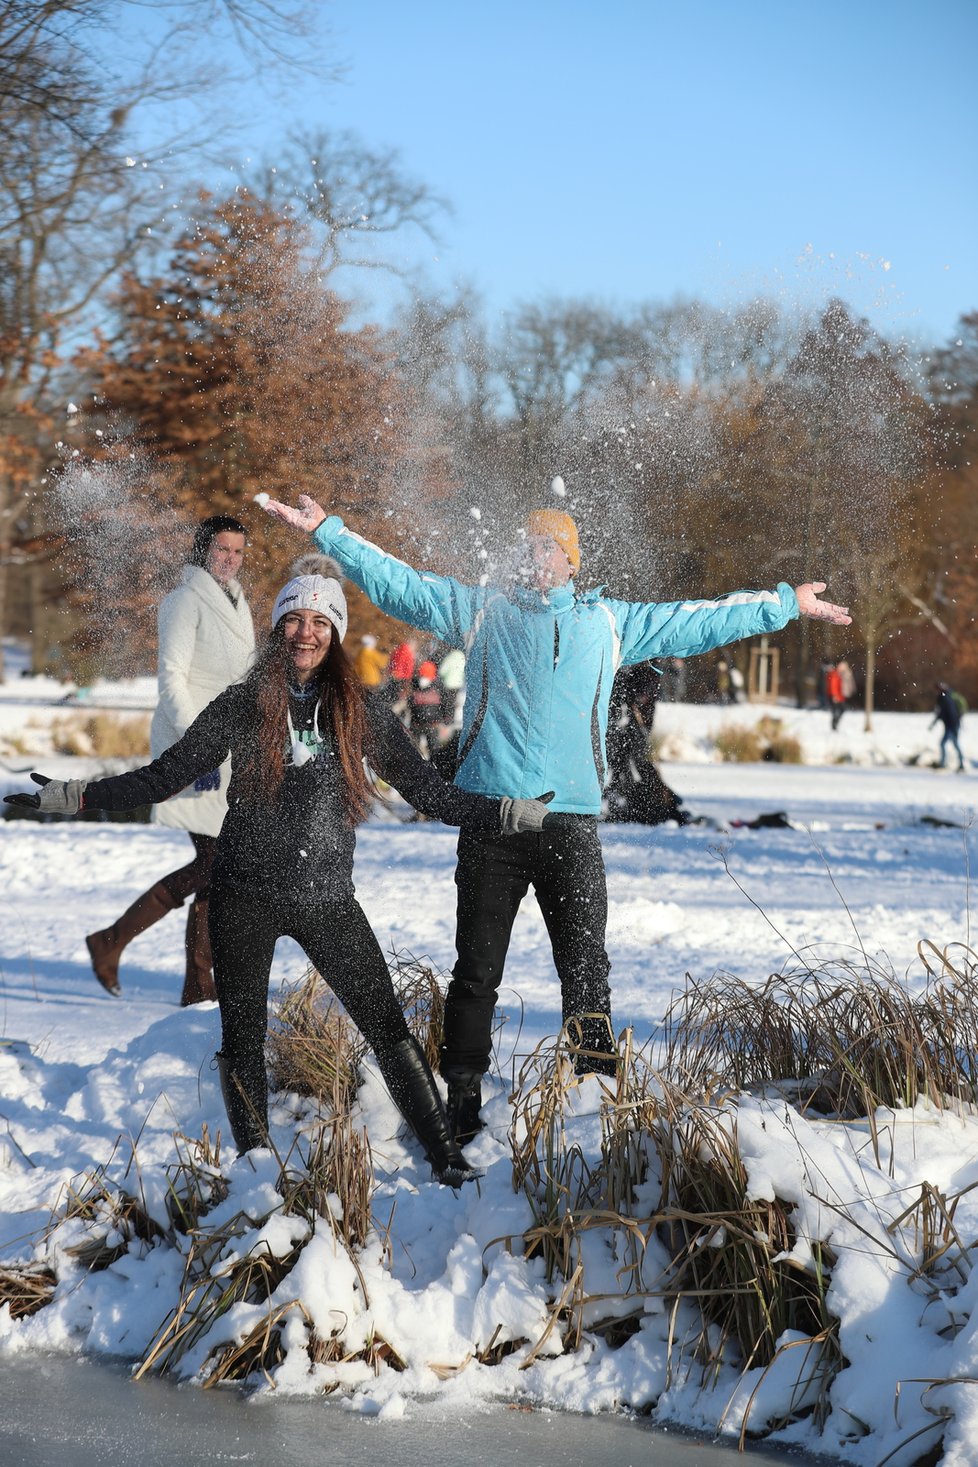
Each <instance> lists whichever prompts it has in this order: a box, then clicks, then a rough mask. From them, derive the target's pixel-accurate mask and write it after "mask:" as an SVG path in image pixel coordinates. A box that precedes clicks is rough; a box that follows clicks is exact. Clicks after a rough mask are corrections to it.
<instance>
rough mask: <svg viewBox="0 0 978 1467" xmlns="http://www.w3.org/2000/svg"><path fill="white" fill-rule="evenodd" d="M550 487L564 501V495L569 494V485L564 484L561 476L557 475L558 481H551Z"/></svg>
mask: <svg viewBox="0 0 978 1467" xmlns="http://www.w3.org/2000/svg"><path fill="white" fill-rule="evenodd" d="M550 487H551V489H552V490H553V492H554V493H555V494H556V496H557V498H558V499H563V497H564V495H565V494H566V493H567V485H566V484H565V483H564V481H563V479H562V478H561V477H560V475H559V474H558V475H557V477H556V479H551V481H550Z"/></svg>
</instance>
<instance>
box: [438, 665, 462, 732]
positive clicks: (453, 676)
mask: <svg viewBox="0 0 978 1467" xmlns="http://www.w3.org/2000/svg"><path fill="white" fill-rule="evenodd" d="M438 681H439V682H440V683H441V718H442V723H445V724H447V725H448V727H449V728H453V727H454V726H455V722H456V718H457V716H458V708H459V697H458V695H459V693H460V692H461V691H462V688H463V687H464V686H465V653H464V652H463V651H462V649H461V647H451V648H450V649H449V650H448V651H447V652H446V653H445V656H444V657H443V658H442V660H441V661H440V662H439V664H438Z"/></svg>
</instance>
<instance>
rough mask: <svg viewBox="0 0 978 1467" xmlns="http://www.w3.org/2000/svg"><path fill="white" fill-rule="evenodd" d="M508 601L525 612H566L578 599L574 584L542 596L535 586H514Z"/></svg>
mask: <svg viewBox="0 0 978 1467" xmlns="http://www.w3.org/2000/svg"><path fill="white" fill-rule="evenodd" d="M507 599H508V600H509V601H512V603H513V605H514V606H519V607H522V609H523V610H524V611H566V610H567V609H568V607H570V606H573V605H574V602H575V601H576V599H577V596H576V593H575V591H574V582H573V581H568V582H567V584H566V585H565V586H554V588H553V590H551V591H548V592H547V594H546V595H545V596H544V595H541V593H540V592H539V591H537V590H536V589H535V587H533V586H513V587H512V588H511V589H510V591H509V594H508V597H507Z"/></svg>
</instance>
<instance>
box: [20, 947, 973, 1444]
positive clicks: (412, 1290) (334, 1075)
mask: <svg viewBox="0 0 978 1467" xmlns="http://www.w3.org/2000/svg"><path fill="white" fill-rule="evenodd" d="M925 957H926V960H927V961H926V965H925V971H924V973H923V975H922V978H921V981H920V983H919V984H918V988H917V992H916V995H915V996H911V995H910V994H909V993H908V992H907V991H906V989H905V987H904V985H901V984H899V983H898V982H897V980H896V979H895V978H894V977H893V976H892V975H891V974H889V973H888V972H887V971H886V970H885V969H884V968H883V967H882V966H881V965H880V963H878V962H872V963H871V962H869V960H867V962H866V964H865V965H861V966H860V965H856V964H853V963H850V964H849V965H848V966H846V967H838V966H836V967H828V966H826V967H821V968H816V967H813V966H811V965H809V966H805V967H802V968H800V969H799V970H797V971H796V972H794V973H793V974H788V975H785V974H781V975H776V976H775V977H773V978H771V979H770V980H768V982H767V983H766V984H761V985H759V986H755V987H754V988H750V987H749V986H748V985H746V984H738V983H737V982H736V981H735V980H732V979H730V978H729V977H726V976H723V975H720V976H718V977H717V978H716V979H714V980H712V981H711V982H710V983H706V984H700V985H690V986H689V987H688V988H687V989H686V991H685V992H684V993H683V994H682V995H680V996H679V997H678V998H677V1000H676V1002H675V1004H674V1005H673V1008H672V1010H671V1012H670V1014H669V1015H668V1016H667V1019H666V1023H665V1028H664V1037H663V1040H662V1042H661V1043H660V1044H659V1045H653V1044H651V1043H650V1044H647V1045H645V1046H643V1047H641V1048H637V1047H636V1046H635V1042H634V1039H633V1036H632V1034H631V1032H630V1031H628V1030H626V1031H624V1032H623V1033H622V1034H621V1035H620V1036H619V1039H618V1063H617V1073H616V1075H615V1076H614V1077H608V1078H598V1077H597V1076H594V1075H587V1074H585V1075H583V1076H579V1075H577V1074H576V1072H575V1069H576V1067H577V1068H580V1067H581V1051H580V1049H579V1047H578V1043H577V1039H576V1035H575V1032H574V1026H573V1025H570V1026H568V1028H567V1029H566V1030H565V1031H564V1032H563V1033H562V1034H561V1035H560V1036H559V1037H558V1038H557V1039H556V1040H551V1041H548V1042H547V1043H545V1044H543V1045H541V1046H540V1047H539V1048H538V1049H537V1050H536V1051H535V1052H534V1053H533V1054H532V1055H531V1056H530V1057H529V1058H528V1059H527V1060H526V1061H525V1062H524V1063H523V1064H522V1066H521V1068H520V1070H519V1073H518V1075H517V1076H516V1078H515V1082H514V1085H513V1087H512V1093H509V1089H508V1087H504V1086H502V1085H501V1084H500V1083H499V1082H498V1081H494V1080H488V1081H487V1089H486V1105H485V1107H484V1118H485V1120H486V1128H485V1130H484V1131H482V1132H481V1133H480V1135H479V1136H478V1137H477V1139H476V1141H475V1142H474V1143H473V1144H472V1146H471V1148H470V1151H469V1155H470V1157H471V1159H472V1161H473V1162H474V1163H475V1164H477V1165H479V1166H482V1167H484V1168H485V1173H486V1174H485V1178H484V1180H483V1181H481V1182H480V1183H478V1184H477V1185H469V1186H466V1187H464V1188H462V1189H461V1190H460V1191H459V1192H453V1191H451V1190H449V1189H447V1188H443V1187H439V1186H437V1185H436V1184H435V1183H433V1182H432V1181H431V1180H430V1177H429V1174H428V1170H427V1167H426V1166H425V1164H424V1162H423V1160H422V1159H421V1157H420V1156H419V1155H418V1153H417V1150H416V1148H415V1147H414V1145H413V1143H408V1142H405V1140H404V1139H403V1137H402V1136H401V1134H400V1132H399V1129H398V1116H397V1113H396V1111H395V1110H394V1107H393V1105H392V1103H391V1102H390V1099H389V1097H388V1096H387V1094H386V1092H385V1091H384V1089H383V1086H382V1085H381V1084H380V1082H379V1079H378V1077H377V1076H376V1074H375V1073H374V1071H373V1070H372V1069H371V1067H370V1065H369V1062H368V1057H367V1056H365V1054H364V1051H363V1047H362V1045H361V1044H360V1043H359V1041H358V1037H357V1035H356V1034H355V1031H352V1030H351V1029H350V1026H349V1023H348V1021H346V1020H345V1018H344V1017H343V1015H342V1011H341V1010H339V1009H338V1007H337V1006H336V1005H335V1003H334V1002H333V1001H332V999H331V995H330V994H329V991H328V989H326V987H325V985H324V984H323V982H322V980H321V979H320V978H319V977H318V975H316V974H308V975H307V976H306V978H305V979H303V980H302V981H301V982H300V984H299V985H297V986H296V987H294V988H292V989H289V990H287V991H286V993H285V995H284V997H283V999H282V1000H281V1002H280V1004H279V1007H278V1011H277V1014H276V1017H275V1021H274V1023H273V1026H272V1038H271V1041H270V1043H271V1049H270V1055H271V1057H272V1060H273V1074H274V1075H276V1076H278V1077H279V1083H280V1084H281V1083H283V1079H282V1077H283V1076H288V1077H289V1078H288V1081H287V1083H288V1084H289V1085H290V1086H291V1087H293V1088H290V1089H285V1090H283V1089H280V1090H279V1091H278V1092H277V1094H276V1096H275V1098H274V1103H273V1107H272V1116H271V1120H272V1125H271V1141H272V1146H271V1149H269V1150H261V1151H256V1152H252V1153H249V1154H248V1155H247V1156H245V1157H242V1158H237V1159H229V1157H228V1156H227V1154H226V1152H225V1151H224V1150H222V1146H221V1142H220V1139H219V1137H218V1135H217V1128H218V1126H219V1125H220V1124H221V1122H222V1116H221V1107H220V1100H219V1095H218V1091H217V1084H216V1077H215V1076H214V1075H213V1074H212V1073H211V1071H210V1070H209V1069H208V1068H206V1067H205V1068H203V1069H202V1070H201V1071H200V1073H199V1074H197V1073H196V1072H195V1071H194V1069H193V1067H192V1066H189V1065H187V1064H186V1063H185V1062H184V1061H181V1060H180V1058H179V1036H178V1028H177V1021H176V1019H167V1020H163V1021H161V1022H159V1023H158V1024H156V1025H154V1026H153V1027H152V1028H151V1029H150V1030H149V1032H148V1033H147V1034H146V1035H144V1036H142V1037H141V1039H139V1040H138V1041H136V1042H134V1043H133V1044H132V1045H130V1046H129V1048H128V1049H127V1050H126V1052H125V1053H120V1052H118V1051H113V1052H112V1053H111V1054H110V1055H109V1056H107V1057H106V1060H105V1061H104V1062H103V1064H101V1065H94V1066H93V1067H92V1068H91V1070H89V1071H88V1072H82V1073H80V1074H79V1075H77V1076H76V1077H74V1078H75V1080H77V1082H78V1088H77V1090H76V1091H75V1093H74V1094H73V1095H72V1097H71V1099H70V1108H71V1109H72V1110H73V1111H74V1112H75V1113H76V1114H80V1115H81V1114H84V1115H88V1116H92V1117H100V1118H101V1119H102V1120H103V1121H104V1122H105V1123H106V1125H107V1127H110V1126H111V1124H112V1123H113V1122H112V1116H113V1114H114V1110H115V1104H114V1102H113V1099H112V1097H113V1096H115V1095H118V1094H120V1093H122V1092H123V1091H125V1092H127V1093H128V1094H129V1095H131V1096H135V1095H139V1096H141V1097H142V1100H141V1101H140V1103H139V1105H138V1106H136V1107H134V1108H133V1110H132V1111H131V1112H130V1113H129V1114H128V1116H124V1117H121V1118H120V1120H121V1123H122V1124H123V1126H124V1129H127V1130H128V1132H129V1136H128V1139H127V1141H126V1143H125V1145H112V1144H109V1138H108V1130H106V1133H105V1134H106V1152H105V1157H104V1160H103V1162H102V1163H101V1164H100V1165H99V1166H98V1167H97V1169H96V1170H95V1171H94V1172H92V1173H91V1174H90V1175H89V1176H87V1177H84V1178H77V1177H76V1178H71V1179H67V1180H66V1184H65V1187H64V1191H63V1195H62V1198H61V1200H60V1201H59V1203H58V1204H57V1206H56V1207H55V1210H54V1214H53V1216H52V1219H51V1223H50V1225H49V1226H48V1227H47V1228H46V1229H45V1230H44V1231H43V1233H42V1234H41V1235H40V1236H39V1237H38V1239H37V1241H36V1243H35V1244H34V1246H33V1248H32V1249H31V1250H30V1252H29V1253H26V1252H25V1254H24V1256H23V1258H22V1260H21V1262H20V1265H19V1266H18V1267H17V1268H14V1267H12V1266H10V1265H7V1266H6V1267H5V1269H4V1271H3V1272H2V1273H0V1288H2V1289H3V1291H4V1295H3V1297H4V1298H5V1299H6V1300H7V1301H8V1302H7V1303H6V1304H5V1305H4V1306H3V1308H2V1309H0V1340H2V1341H3V1344H4V1346H5V1348H7V1349H15V1350H26V1349H41V1348H49V1349H60V1350H74V1351H88V1352H95V1353H102V1354H111V1355H122V1356H125V1357H127V1358H129V1359H131V1360H134V1361H136V1362H137V1366H136V1373H137V1374H139V1375H142V1374H146V1373H151V1372H155V1373H168V1374H171V1375H173V1376H176V1377H177V1378H180V1379H184V1380H190V1381H195V1382H196V1383H198V1384H200V1385H203V1386H212V1385H215V1384H218V1383H220V1382H225V1381H237V1382H247V1383H248V1385H249V1386H250V1387H253V1388H255V1389H259V1390H268V1389H272V1388H274V1389H276V1390H278V1391H280V1392H285V1393H309V1392H339V1393H342V1394H343V1395H344V1396H345V1398H346V1399H347V1401H348V1403H349V1404H350V1405H351V1406H352V1407H354V1408H357V1409H359V1410H361V1411H364V1412H369V1413H386V1414H398V1413H400V1412H402V1411H403V1409H404V1402H405V1400H406V1399H408V1398H414V1399H422V1398H426V1397H434V1396H441V1397H445V1398H447V1399H449V1400H454V1401H460V1400H462V1399H465V1400H475V1399H493V1398H500V1397H507V1398H513V1397H518V1398H522V1399H526V1400H529V1401H534V1402H538V1403H541V1404H549V1405H553V1406H559V1407H563V1408H566V1409H569V1410H586V1411H597V1410H611V1409H619V1408H623V1407H624V1408H631V1409H635V1410H643V1411H644V1410H650V1409H651V1410H654V1411H655V1414H656V1415H657V1417H658V1418H659V1419H662V1420H668V1419H674V1420H679V1421H683V1422H686V1423H689V1424H693V1425H699V1426H700V1427H702V1428H704V1429H708V1430H711V1431H722V1432H727V1433H733V1434H737V1435H740V1436H741V1437H742V1438H746V1437H751V1436H771V1435H776V1436H778V1437H779V1438H780V1439H782V1440H786V1441H794V1442H802V1443H804V1444H805V1445H807V1446H809V1447H814V1448H816V1449H818V1450H820V1451H824V1452H828V1453H830V1454H833V1455H837V1456H839V1457H840V1458H843V1459H844V1460H847V1461H852V1462H857V1463H866V1464H869V1463H879V1462H881V1461H883V1460H884V1459H886V1460H890V1461H893V1462H899V1463H904V1464H908V1467H909V1464H911V1463H913V1462H915V1461H917V1460H919V1459H920V1458H921V1457H922V1456H923V1455H924V1454H925V1453H926V1452H928V1451H931V1450H933V1449H934V1448H935V1447H937V1445H938V1444H939V1443H940V1441H941V1439H942V1436H943V1440H944V1446H945V1457H944V1460H945V1461H947V1462H954V1463H957V1464H958V1467H962V1464H964V1463H965V1462H967V1461H968V1460H969V1459H968V1457H967V1455H966V1454H967V1452H968V1450H969V1447H968V1443H969V1442H973V1440H974V1435H973V1433H974V1429H975V1423H976V1407H975V1399H974V1397H975V1387H974V1384H973V1382H974V1377H975V1373H976V1367H978V1313H976V1311H975V1309H974V1304H975V1296H976V1293H978V1272H976V1271H975V1270H974V1268H973V1253H974V1240H975V1238H976V1236H978V1114H976V1110H975V1104H974V1102H975V1084H976V1076H978V1039H976V1035H978V1026H976V1023H975V1011H974V1009H975V1005H974V1000H973V997H972V994H973V990H974V981H975V977H976V969H978V961H976V958H975V955H974V954H973V953H972V952H971V951H970V949H967V948H963V947H958V948H956V949H954V950H953V951H938V950H937V949H936V948H934V947H931V948H929V949H927V950H926V951H925ZM394 968H395V972H394V976H395V980H396V981H397V982H398V983H399V984H400V986H401V988H402V991H403V993H404V996H405V998H406V1003H407V1008H408V1011H409V1014H410V1016H411V1022H412V1025H413V1027H414V1028H415V1031H416V1032H418V1034H419V1037H420V1038H421V1039H422V1042H424V1043H425V1045H426V1047H427V1048H429V1050H432V1051H436V1050H437V1044H438V1042H439V1039H440V1023H441V1008H440V1004H439V1002H438V1001H436V1000H435V999H434V998H433V996H432V989H433V987H434V988H435V989H437V987H438V985H437V983H434V975H433V974H432V973H431V971H430V969H427V968H425V967H424V965H419V964H417V963H413V962H405V961H403V960H402V961H401V962H399V963H395V965H394ZM210 1012H211V1013H213V1011H212V1010H211V1011H210ZM198 1019H199V1022H200V1023H201V1024H202V1025H205V1026H206V1025H207V1023H208V1013H207V1012H204V1013H203V1014H201V1015H199V1016H198ZM317 1044H318V1045H320V1046H322V1048H323V1050H324V1051H325V1052H324V1054H323V1055H322V1056H321V1057H320V1058H319V1059H318V1060H317V1059H316V1057H315V1055H314V1053H313V1052H314V1050H315V1048H316V1045H317ZM290 1049H291V1050H293V1051H294V1053H290ZM2 1063H3V1064H4V1065H5V1066H6V1067H7V1068H9V1069H10V1070H11V1071H12V1074H16V1075H17V1076H19V1078H20V1080H21V1088H22V1089H23V1087H24V1085H26V1086H27V1087H28V1088H27V1090H25V1091H24V1093H25V1094H26V1093H28V1091H29V1089H30V1085H31V1080H32V1076H31V1074H30V1071H31V1068H32V1066H36V1064H37V1062H36V1061H35V1060H34V1059H33V1058H32V1057H30V1056H29V1055H28V1056H25V1055H23V1054H21V1055H20V1056H14V1057H10V1056H8V1057H7V1058H6V1059H5V1060H3V1061H2ZM152 1073H155V1074H156V1076H157V1078H158V1082H159V1084H160V1085H162V1086H163V1089H162V1090H160V1089H157V1090H156V1092H155V1093H153V1086H152V1084H151V1083H150V1076H151V1074H152ZM358 1075H359V1079H358ZM195 1132H196V1138H194V1133H195ZM8 1164H10V1165H13V1164H14V1162H13V1158H12V1157H11V1158H8ZM24 1170H25V1175H28V1174H29V1173H28V1172H27V1168H26V1167H25V1169H24ZM973 1317H974V1320H975V1323H974V1324H973V1323H972V1320H973ZM888 1454H892V1455H891V1456H888Z"/></svg>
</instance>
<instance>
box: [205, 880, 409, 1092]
mask: <svg viewBox="0 0 978 1467" xmlns="http://www.w3.org/2000/svg"><path fill="white" fill-rule="evenodd" d="M209 916H210V934H211V947H212V950H213V954H214V983H215V986H216V988H217V999H218V1003H219V1005H220V1009H221V1032H222V1038H221V1048H222V1051H223V1053H224V1057H225V1059H226V1061H227V1064H228V1067H229V1069H231V1070H232V1071H233V1072H234V1073H235V1074H236V1075H237V1077H238V1079H239V1080H240V1083H241V1086H242V1088H243V1089H244V1091H245V1093H246V1094H247V1095H248V1096H249V1098H250V1100H251V1102H252V1104H254V1105H255V1107H256V1109H257V1110H258V1112H259V1114H262V1113H263V1112H264V1106H265V1098H266V1094H267V1091H266V1080H265V1032H266V1030H267V1028H268V975H269V973H270V971H271V966H272V957H273V955H274V952H275V942H276V939H277V938H279V937H292V938H294V939H295V941H296V942H297V943H298V944H299V945H300V947H301V948H302V949H303V951H304V952H305V953H306V956H307V957H308V958H309V960H310V962H311V963H313V965H314V966H315V967H316V968H317V969H318V971H319V972H320V973H321V974H322V975H323V977H324V978H325V979H326V981H327V983H328V984H329V985H330V987H331V988H332V989H333V992H334V993H335V994H336V996H337V998H338V999H339V1000H340V1002H341V1003H342V1004H343V1006H344V1008H345V1009H346V1011H347V1013H348V1014H349V1016H350V1018H351V1019H352V1020H353V1022H354V1024H356V1026H357V1028H358V1029H359V1030H360V1032H361V1034H362V1035H363V1036H364V1038H365V1039H366V1041H367V1043H368V1044H369V1045H370V1046H371V1048H372V1049H373V1050H374V1051H375V1052H377V1053H378V1055H382V1054H383V1053H384V1052H385V1051H386V1050H387V1049H389V1048H390V1047H392V1046H393V1045H395V1044H398V1043H399V1042H400V1041H401V1040H403V1039H406V1038H407V1037H408V1027H407V1024H406V1023H405V1020H404V1013H403V1010H402V1009H401V1006H400V1004H399V1003H398V1001H397V997H396V995H395V993H394V985H393V984H392V982H391V976H390V972H389V970H388V967H387V963H386V962H385V960H384V955H383V953H382V952H381V950H380V944H379V943H378V941H377V939H376V937H375V936H374V934H373V930H372V929H371V927H370V924H369V922H368V921H367V919H366V917H365V916H364V914H363V911H362V909H361V907H360V904H359V902H357V900H356V899H355V897H353V896H352V895H350V896H345V897H340V898H338V899H336V900H330V899H329V898H328V897H321V896H317V897H316V899H315V900H310V899H309V898H308V897H303V898H302V899H301V900H296V899H295V898H285V899H282V898H276V897H274V896H272V897H270V896H269V895H268V894H267V893H266V892H251V891H246V890H242V889H240V888H237V887H234V886H231V885H229V884H226V883H224V882H221V881H216V882H215V883H214V884H213V886H212V887H211V894H210V914H209Z"/></svg>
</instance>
